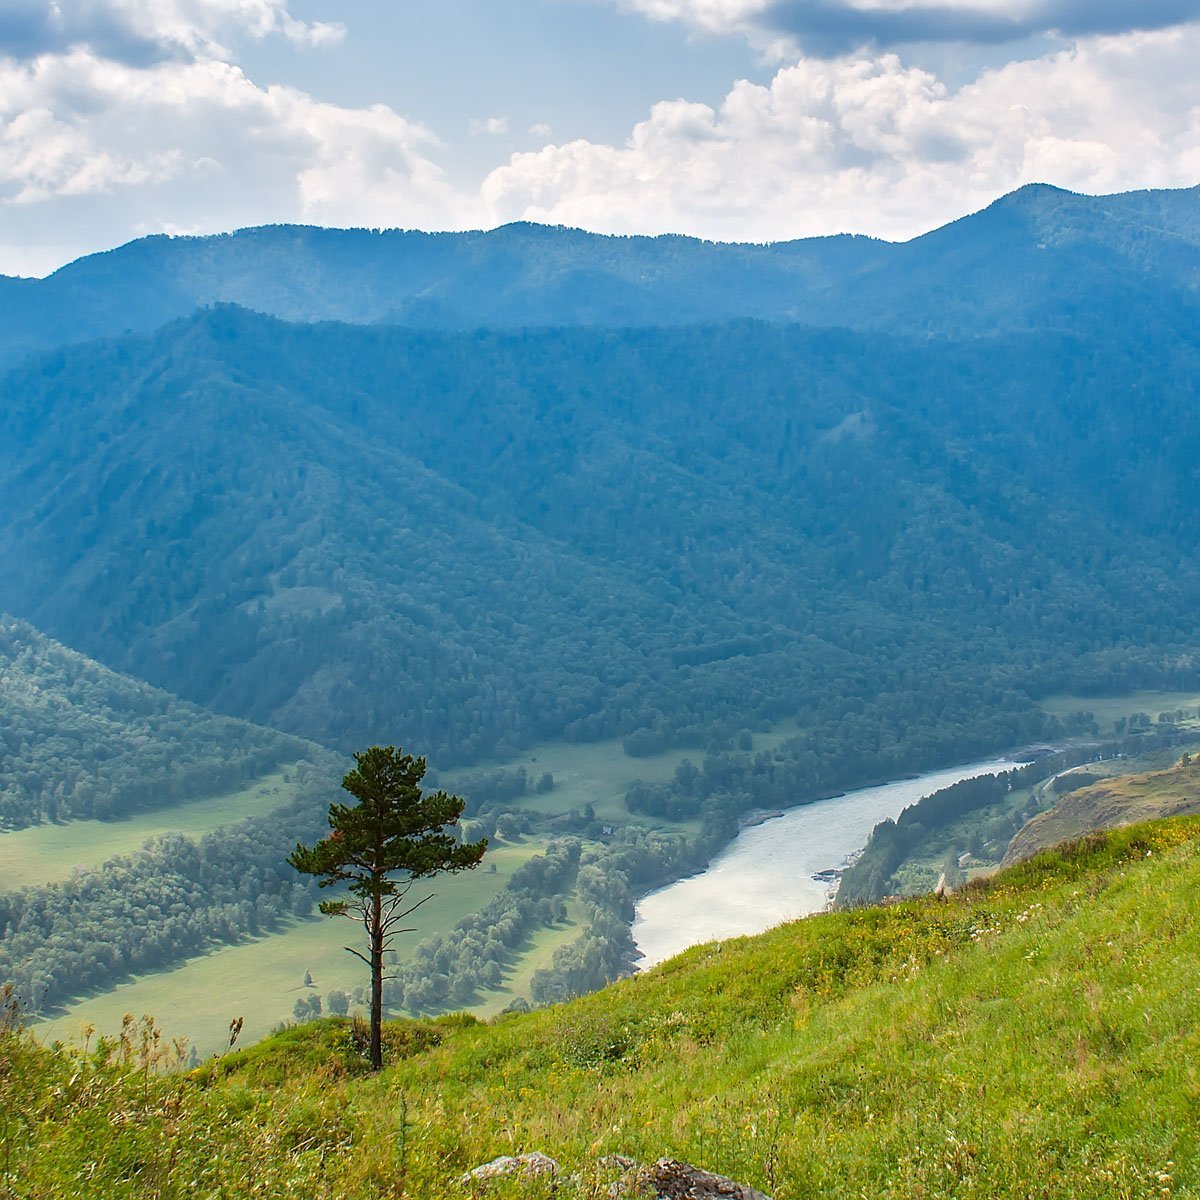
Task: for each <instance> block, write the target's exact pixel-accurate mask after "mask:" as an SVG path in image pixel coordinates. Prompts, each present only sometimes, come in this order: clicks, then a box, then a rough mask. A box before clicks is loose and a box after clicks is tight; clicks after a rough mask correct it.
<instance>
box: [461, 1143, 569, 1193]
mask: <svg viewBox="0 0 1200 1200" xmlns="http://www.w3.org/2000/svg"><path fill="white" fill-rule="evenodd" d="M518 1174H519V1175H530V1176H538V1175H547V1176H551V1177H553V1176H555V1175H557V1174H558V1163H556V1162H555V1161H554V1159H552V1158H551V1157H550V1156H549V1155H548V1154H543V1153H542V1152H541V1151H540V1150H531V1151H530V1152H529V1153H528V1154H502V1155H501V1156H500V1157H499V1158H493V1159H492V1161H491V1162H486V1163H483V1164H482V1165H481V1166H478V1167H475V1168H474V1170H471V1171H468V1172H467V1173H466V1174H465V1175H464V1176H463V1177H462V1179H460V1180H459V1182H460V1183H462V1184H464V1185H467V1184H472V1183H486V1182H487V1181H488V1180H489V1179H500V1178H501V1177H502V1176H505V1175H518Z"/></svg>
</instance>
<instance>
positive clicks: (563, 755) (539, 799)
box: [439, 722, 798, 828]
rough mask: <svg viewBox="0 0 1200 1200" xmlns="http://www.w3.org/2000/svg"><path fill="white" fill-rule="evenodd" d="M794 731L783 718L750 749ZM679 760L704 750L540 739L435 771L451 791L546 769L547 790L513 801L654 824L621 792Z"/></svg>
mask: <svg viewBox="0 0 1200 1200" xmlns="http://www.w3.org/2000/svg"><path fill="white" fill-rule="evenodd" d="M797 732H798V728H797V726H796V724H795V723H794V722H783V723H781V724H779V725H777V726H776V727H775V728H774V729H772V730H771V731H770V732H769V733H756V734H754V748H753V751H752V753H756V754H757V753H758V752H759V751H767V752H770V751H772V750H774V749H775V748H776V747H777V746H778V745H779V744H780V743H781V742H784V741H786V740H787V739H788V738H790V737H795V736H796V734H797ZM685 758H690V759H691V760H692V761H693V762H694V763H696V764H699V763H700V762H701V761H702V760H703V758H704V751H703V750H696V749H691V750H667V751H664V752H663V753H662V754H651V755H647V756H645V757H643V758H631V757H630V756H629V755H627V754H626V753H625V751H624V750H623V749H622V747H621V739H620V738H610V739H608V740H606V741H603V742H586V743H580V742H546V743H544V744H542V745H539V746H534V747H532V748H531V749H530V750H529V751H528V752H527V753H526V754H524V755H522V756H521V757H520V758H515V759H512V760H510V761H508V762H504V763H498V762H497V763H488V764H485V765H484V766H483V767H475V768H472V769H471V770H470V771H446V772H444V773H443V774H442V775H441V777H440V779H439V784H440V786H442V787H446V788H449V789H450V790H453V789H454V787H455V785H456V781H458V780H462V779H464V778H466V777H468V776H470V775H472V774H475V773H477V772H478V771H480V770H496V769H499V768H503V769H504V770H506V771H515V770H516V769H517V768H518V767H524V768H525V770H526V773H527V774H528V775H529V777H530V778H531V779H537V777H538V776H539V775H541V774H542V773H543V772H545V771H549V772H550V773H551V774H552V775H553V776H554V790H553V791H550V792H545V793H542V794H530V795H528V796H523V797H522V798H521V799H520V800H519V801H517V802H516V803H518V804H519V805H520V806H521V807H522V808H525V809H529V810H530V811H532V812H538V813H542V814H543V815H545V816H559V815H561V814H563V813H569V812H571V811H572V809H582V808H583V806H584V805H585V804H590V805H591V806H592V808H593V809H594V810H595V813H596V816H597V817H598V818H600V820H602V821H604V820H611V821H620V822H622V823H624V824H629V823H631V822H640V823H642V824H647V825H654V824H661V822H658V821H655V820H654V819H653V818H649V817H641V816H631V815H630V813H629V812H628V811H627V810H626V808H625V790H626V789H627V788H628V787H629V785H630V784H631V783H633V782H635V781H636V780H639V779H640V780H643V781H645V782H646V783H661V782H664V781H666V780H668V779H670V778H671V776H672V775H674V774H675V768H676V767H678V766H679V764H680V763H681V762H683V760H684V759H685ZM679 827H680V828H685V827H686V826H679Z"/></svg>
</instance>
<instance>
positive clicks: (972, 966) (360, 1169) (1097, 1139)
mask: <svg viewBox="0 0 1200 1200" xmlns="http://www.w3.org/2000/svg"><path fill="white" fill-rule="evenodd" d="M1198 910H1200V820H1198V819H1195V818H1175V819H1172V820H1170V821H1160V822H1156V823H1153V824H1151V825H1142V826H1137V827H1133V828H1130V829H1125V830H1121V831H1119V832H1116V833H1112V834H1109V835H1106V836H1103V837H1095V838H1089V839H1087V840H1086V841H1084V842H1083V843H1080V844H1076V845H1075V846H1073V847H1070V848H1068V849H1067V850H1065V851H1063V852H1056V853H1048V854H1044V855H1042V856H1039V857H1038V858H1037V859H1035V860H1033V861H1031V862H1029V863H1026V864H1022V865H1021V866H1019V867H1016V868H1014V869H1012V870H1009V871H1006V872H1003V873H1001V874H1000V875H998V876H996V877H994V878H993V879H992V880H991V881H988V882H987V883H980V884H973V885H971V886H970V887H968V888H966V889H964V890H963V891H962V892H961V893H959V894H958V895H957V896H955V897H954V898H952V899H950V900H946V901H940V902H939V901H937V900H934V899H932V898H926V899H921V900H915V901H909V902H906V903H904V904H899V905H896V906H893V907H889V908H877V909H864V910H858V911H855V912H851V913H834V914H828V915H823V916H818V917H813V918H810V919H807V920H805V921H802V922H798V923H795V924H792V925H787V926H783V927H781V928H779V929H777V930H773V931H771V932H770V933H768V934H764V935H762V936H760V937H757V938H748V939H741V940H738V941H734V942H728V943H724V944H722V945H710V946H705V947H698V948H696V949H694V950H690V951H688V952H686V953H685V954H683V955H681V956H679V957H678V958H675V959H672V960H670V961H669V962H667V963H664V964H662V965H661V966H659V967H657V968H655V969H654V970H652V971H650V972H647V973H646V974H644V975H641V976H638V977H636V978H634V979H631V980H627V981H624V982H622V983H620V984H618V985H616V986H614V987H611V988H608V989H606V990H605V991H603V992H600V993H597V994H595V995H592V996H588V997H585V998H583V999H581V1000H579V1001H576V1002H573V1003H571V1004H568V1005H563V1006H558V1007H555V1008H551V1009H547V1010H543V1011H540V1012H537V1013H533V1014H530V1015H528V1016H515V1017H513V1016H510V1017H505V1018H503V1019H501V1020H499V1021H497V1022H495V1023H492V1024H476V1023H472V1022H470V1021H464V1020H462V1019H459V1020H457V1021H455V1020H444V1021H441V1022H433V1023H424V1024H421V1023H417V1024H402V1025H398V1026H397V1027H395V1028H394V1030H393V1032H392V1039H393V1051H392V1054H393V1058H392V1065H391V1066H390V1067H389V1068H388V1069H387V1070H385V1071H384V1073H383V1074H382V1075H380V1076H378V1077H370V1076H368V1075H366V1074H364V1070H363V1064H362V1058H361V1054H360V1053H359V1052H358V1051H357V1049H356V1044H355V1039H354V1037H353V1030H352V1029H351V1028H350V1027H349V1026H348V1025H346V1024H344V1023H334V1022H323V1023H318V1024H316V1025H313V1026H310V1027H306V1028H302V1029H294V1030H289V1031H288V1032H287V1033H286V1034H285V1035H281V1036H280V1037H277V1038H271V1039H268V1040H267V1041H265V1042H263V1043H262V1044H260V1045H258V1046H255V1047H253V1048H251V1049H250V1050H248V1051H246V1052H244V1053H241V1054H234V1055H232V1056H230V1057H228V1058H226V1059H225V1060H222V1062H221V1063H220V1064H219V1065H218V1066H217V1067H216V1068H209V1069H206V1070H203V1071H201V1072H199V1073H196V1074H194V1075H192V1076H175V1077H171V1078H167V1079H162V1080H160V1079H157V1078H155V1077H154V1075H153V1073H152V1072H151V1071H148V1070H145V1069H139V1068H140V1065H141V1061H142V1060H143V1059H148V1058H149V1057H151V1056H149V1055H147V1054H144V1053H143V1052H142V1051H141V1049H140V1048H139V1047H140V1046H142V1045H144V1042H139V1039H138V1038H137V1037H136V1036H131V1037H130V1038H129V1044H130V1047H131V1048H130V1050H129V1051H128V1052H124V1054H123V1056H124V1058H125V1059H126V1060H127V1062H126V1065H125V1066H123V1067H122V1066H120V1065H108V1066H103V1065H100V1066H97V1065H95V1064H94V1063H86V1062H82V1061H81V1060H80V1059H79V1058H72V1057H70V1056H63V1055H49V1054H46V1053H45V1052H41V1053H39V1052H37V1051H36V1050H35V1049H34V1048H33V1047H31V1046H29V1045H28V1043H26V1042H24V1041H21V1040H20V1039H19V1038H14V1037H13V1036H11V1035H10V1036H9V1037H8V1038H7V1045H6V1047H5V1049H6V1050H7V1054H0V1112H3V1113H5V1114H6V1118H5V1123H4V1128H3V1130H0V1141H3V1146H0V1151H2V1152H3V1153H5V1154H7V1171H8V1175H9V1181H10V1183H9V1194H10V1195H11V1196H12V1197H21V1198H22V1200H24V1198H25V1197H30V1198H32V1197H35V1196H36V1197H43V1196H44V1197H57V1196H63V1197H66V1196H70V1195H73V1194H75V1192H73V1190H72V1189H73V1188H74V1189H76V1190H77V1184H78V1181H79V1180H80V1179H86V1180H87V1181H88V1188H89V1190H90V1191H91V1192H92V1193H93V1194H96V1195H103V1196H105V1197H106V1200H122V1198H124V1197H135V1196H136V1197H139V1198H140V1197H160V1198H167V1197H176V1196H179V1197H182V1196H185V1195H187V1196H200V1197H217V1196H220V1197H225V1198H228V1200H240V1198H242V1197H249V1196H252V1195H270V1196H272V1197H274V1198H277V1200H291V1198H295V1200H300V1198H304V1200H318V1198H322V1200H324V1198H327V1200H332V1198H333V1197H337V1198H338V1200H376V1198H383V1197H411V1198H413V1200H426V1198H430V1197H434V1196H448V1195H452V1194H455V1193H456V1192H457V1193H458V1194H461V1195H463V1196H464V1197H470V1196H482V1195H484V1191H483V1190H478V1189H477V1190H472V1189H470V1188H462V1189H460V1188H459V1186H458V1185H457V1183H456V1182H455V1181H456V1180H457V1179H458V1177H459V1176H460V1175H461V1174H462V1172H463V1171H465V1170H467V1169H469V1168H471V1167H473V1166H475V1165H476V1164H478V1163H481V1162H484V1161H487V1160H489V1159H491V1158H493V1157H495V1156H496V1155H498V1154H501V1153H514V1152H517V1151H522V1150H534V1149H537V1150H542V1151H544V1152H545V1153H547V1154H550V1155H551V1156H553V1157H554V1158H556V1159H557V1160H558V1161H559V1162H560V1163H561V1164H562V1167H563V1171H564V1175H563V1177H562V1178H561V1179H560V1181H559V1182H558V1185H557V1188H556V1189H551V1188H550V1186H549V1185H548V1184H547V1183H546V1182H545V1181H537V1180H525V1181H522V1180H513V1181H509V1182H507V1183H501V1184H499V1185H497V1186H495V1187H491V1188H489V1189H488V1190H487V1192H486V1194H487V1195H489V1196H496V1197H501V1198H505V1197H543V1198H544V1197H547V1196H548V1195H550V1194H552V1191H553V1194H555V1195H557V1196H558V1197H560V1198H561V1200H573V1198H576V1197H578V1198H581V1200H582V1198H584V1197H586V1198H589V1200H592V1198H598V1197H601V1196H604V1195H607V1194H608V1190H607V1189H608V1186H609V1184H610V1183H611V1182H612V1181H613V1180H614V1178H615V1176H616V1174H617V1173H618V1167H617V1166H615V1165H613V1164H612V1163H611V1162H606V1160H605V1156H606V1155H611V1154H625V1155H629V1156H631V1157H633V1158H635V1159H637V1160H639V1161H642V1162H645V1161H651V1160H653V1159H655V1158H657V1157H658V1156H660V1155H664V1154H665V1155H671V1156H675V1157H678V1158H681V1159H684V1160H686V1161H689V1162H692V1163H694V1164H696V1165H698V1166H702V1167H705V1168H707V1169H709V1170H714V1171H719V1172H721V1173H722V1174H726V1175H728V1176H730V1177H732V1178H734V1179H736V1180H739V1181H742V1182H744V1183H747V1184H751V1185H753V1186H756V1187H758V1188H760V1189H762V1190H763V1191H764V1192H766V1193H767V1194H768V1195H770V1196H772V1197H774V1200H802V1198H807V1197H815V1196H821V1197H828V1198H829V1200H860V1198H861V1197H863V1196H871V1197H878V1198H880V1200H933V1198H935V1197H936V1198H939V1200H941V1198H960V1200H967V1198H980V1200H981V1198H984V1197H987V1198H988V1200H1017V1198H1020V1200H1035V1198H1036V1200H1057V1198H1059V1197H1063V1196H1070V1197H1072V1200H1110V1198H1115V1200H1132V1198H1134V1197H1138V1198H1149V1197H1152V1196H1153V1197H1163V1198H1166V1197H1188V1196H1196V1195H1197V1194H1198V1193H1200V1144H1198V1143H1197V1140H1196V1138H1195V1111H1196V1103H1197V1100H1198V1099H1200V1065H1198V1064H1200V923H1198V922H1197V921H1196V920H1195V913H1196V912H1197V911H1198ZM152 1048H153V1047H151V1049H152ZM108 1057H109V1058H112V1057H113V1056H112V1055H109V1056H108ZM116 1057H117V1058H120V1057H122V1052H121V1051H119V1050H118V1053H117V1055H116ZM6 1061H7V1062H8V1063H9V1064H11V1065H10V1066H7V1067H6V1066H5V1065H4V1064H5V1063H6ZM0 1161H4V1160H3V1159H2V1158H0ZM0 1194H2V1192H0Z"/></svg>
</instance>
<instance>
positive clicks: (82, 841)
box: [0, 764, 294, 891]
mask: <svg viewBox="0 0 1200 1200" xmlns="http://www.w3.org/2000/svg"><path fill="white" fill-rule="evenodd" d="M292 765H294V764H292ZM289 769H290V767H281V768H280V769H279V770H277V771H274V772H272V773H271V774H270V775H265V776H263V777H262V778H260V779H256V780H254V781H253V782H252V783H248V784H247V785H246V786H245V787H243V788H241V789H239V790H238V791H236V792H228V793H226V794H224V795H221V796H209V797H206V798H205V799H203V800H192V801H189V802H188V803H186V804H177V805H175V806H174V807H172V808H160V809H155V810H154V811H153V812H146V813H139V814H138V815H137V816H134V817H130V818H128V819H127V820H124V821H69V822H67V823H66V824H64V825H34V826H32V827H31V828H29V829H16V830H12V831H10V832H7V833H0V890H2V891H11V890H15V889H16V888H21V887H33V886H35V885H40V884H45V883H58V882H59V881H60V880H63V879H67V878H69V877H70V875H71V873H72V872H73V871H75V870H76V869H85V868H88V867H97V866H99V865H100V864H101V863H103V862H107V861H108V860H109V859H110V858H116V857H117V856H118V855H119V854H128V853H130V852H131V851H134V850H140V849H141V848H142V846H143V845H145V843H146V840H147V838H152V837H158V836H159V835H161V834H164V833H182V834H186V835H187V836H189V837H200V836H202V835H203V834H206V833H211V832H212V831H213V830H214V829H217V828H218V827H220V826H221V825H228V824H230V823H231V822H233V821H240V820H241V819H242V818H243V817H252V816H258V815H259V814H260V813H265V812H270V810H271V809H273V808H278V807H279V805H281V804H283V803H284V802H285V801H286V800H287V798H288V796H289V795H290V794H291V784H289V783H287V782H286V781H285V779H284V776H285V775H286V774H287V773H288V771H289Z"/></svg>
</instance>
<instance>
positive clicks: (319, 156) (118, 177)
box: [0, 50, 479, 229]
mask: <svg viewBox="0 0 1200 1200" xmlns="http://www.w3.org/2000/svg"><path fill="white" fill-rule="evenodd" d="M438 149H439V147H438V143H437V139H436V138H435V137H434V135H433V134H432V133H431V132H430V131H429V130H428V129H427V128H425V127H424V126H422V125H420V124H417V123H415V122H413V121H409V120H407V119H405V118H404V117H402V116H400V115H399V114H397V113H396V112H394V111H393V110H392V109H390V108H388V107H386V106H385V105H374V106H372V107H370V108H343V107H339V106H337V105H333V104H327V103H322V102H321V101H318V100H315V99H313V98H312V97H311V96H309V95H307V94H305V93H304V92H301V91H298V90H296V89H294V88H289V87H267V88H262V87H259V86H257V85H256V84H255V83H253V82H252V81H251V80H250V79H248V78H247V77H246V75H245V74H244V73H243V72H242V71H241V70H240V69H239V68H238V67H236V66H232V65H230V64H228V63H223V62H219V61H216V60H213V59H202V60H197V61H190V62H178V61H166V62H160V63H157V64H154V65H152V66H150V67H142V68H139V67H132V66H127V65H124V64H121V63H117V62H113V61H110V60H106V59H102V58H99V57H97V56H96V55H94V54H92V53H90V52H89V51H86V50H75V51H72V52H70V53H68V54H62V55H44V56H42V57H40V58H38V59H36V60H34V61H32V62H29V63H21V64H19V63H15V62H13V61H11V60H10V61H8V62H5V61H3V60H0V205H4V206H6V207H7V208H8V211H9V213H10V214H11V213H13V212H14V211H15V208H14V206H15V207H20V206H26V207H28V206H33V205H37V204H41V205H42V206H44V207H46V209H47V211H48V212H49V211H52V210H53V205H54V204H56V203H58V204H61V203H62V202H63V201H64V200H65V199H66V198H70V197H83V196H89V197H93V198H96V197H102V196H105V195H107V194H112V193H120V194H121V195H122V197H123V206H124V208H125V219H126V220H127V222H128V225H127V227H129V228H132V227H135V226H138V225H140V226H141V227H143V228H157V229H163V228H166V227H167V226H168V224H170V225H172V226H176V227H187V228H195V227H203V228H207V229H220V228H230V227H232V226H235V225H241V224H252V223H260V222H268V221H280V220H304V221H311V222H316V223H323V224H356V225H372V226H374V225H388V226H394V225H407V226H417V225H439V226H441V227H445V225H446V224H447V223H454V222H455V216H456V214H459V215H461V217H462V220H463V221H464V222H466V223H470V218H471V217H472V216H478V215H479V214H478V213H476V212H474V211H471V210H470V205H469V204H466V203H464V201H463V200H462V199H461V197H459V196H458V195H457V194H456V193H454V192H453V190H452V189H451V187H450V186H449V184H447V182H446V181H445V179H444V177H443V173H442V170H441V168H440V166H438V164H437V163H436V162H435V161H434V159H433V157H432V155H433V154H434V153H435V152H436V151H437V150H438Z"/></svg>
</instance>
